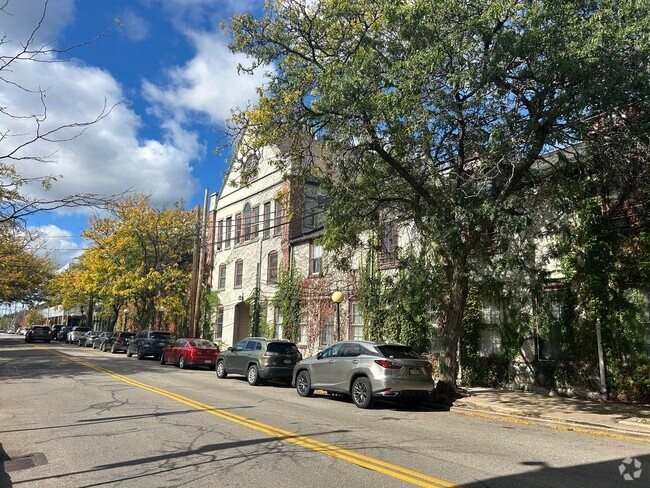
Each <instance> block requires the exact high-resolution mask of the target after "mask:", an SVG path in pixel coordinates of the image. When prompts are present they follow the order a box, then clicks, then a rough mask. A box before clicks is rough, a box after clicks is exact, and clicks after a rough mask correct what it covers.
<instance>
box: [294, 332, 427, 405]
mask: <svg viewBox="0 0 650 488" xmlns="http://www.w3.org/2000/svg"><path fill="white" fill-rule="evenodd" d="M431 373H432V366H431V363H430V362H429V361H428V360H426V359H424V358H423V357H422V356H420V355H419V354H418V353H416V352H415V351H414V350H413V348H411V347H410V346H405V345H403V344H389V343H384V342H368V341H344V342H337V343H335V344H332V345H331V346H329V347H328V348H327V349H325V350H324V351H322V352H319V353H318V354H316V355H315V356H312V357H310V358H307V359H305V360H303V361H301V362H299V363H298V364H297V365H296V367H295V369H294V373H293V381H292V384H293V385H294V386H295V387H296V390H297V391H298V395H300V396H302V397H308V396H311V395H312V394H313V393H314V390H325V391H327V392H328V393H343V394H346V395H350V396H351V397H352V401H353V402H354V404H355V405H356V406H357V407H359V408H370V407H372V404H373V402H374V400H375V398H392V397H398V398H408V399H411V400H414V401H416V402H417V401H420V400H423V399H425V398H427V397H428V395H430V394H431V392H432V391H433V378H432V376H431Z"/></svg>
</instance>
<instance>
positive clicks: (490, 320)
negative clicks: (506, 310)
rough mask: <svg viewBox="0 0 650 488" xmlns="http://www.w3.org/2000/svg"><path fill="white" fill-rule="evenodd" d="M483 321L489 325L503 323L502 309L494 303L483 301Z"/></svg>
mask: <svg viewBox="0 0 650 488" xmlns="http://www.w3.org/2000/svg"><path fill="white" fill-rule="evenodd" d="M481 322H483V323H484V324H487V325H499V324H500V323H501V309H500V308H499V307H498V306H497V305H495V304H494V303H483V305H482V306H481Z"/></svg>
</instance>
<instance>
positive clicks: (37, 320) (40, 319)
mask: <svg viewBox="0 0 650 488" xmlns="http://www.w3.org/2000/svg"><path fill="white" fill-rule="evenodd" d="M25 320H26V321H27V324H28V325H40V324H43V323H45V316H44V315H43V312H41V311H40V310H37V309H35V308H32V309H31V310H28V311H27V313H26V314H25Z"/></svg>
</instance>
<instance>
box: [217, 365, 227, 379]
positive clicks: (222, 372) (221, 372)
mask: <svg viewBox="0 0 650 488" xmlns="http://www.w3.org/2000/svg"><path fill="white" fill-rule="evenodd" d="M226 377H228V372H227V371H226V365H225V364H223V361H219V362H218V363H217V378H219V379H224V378H226Z"/></svg>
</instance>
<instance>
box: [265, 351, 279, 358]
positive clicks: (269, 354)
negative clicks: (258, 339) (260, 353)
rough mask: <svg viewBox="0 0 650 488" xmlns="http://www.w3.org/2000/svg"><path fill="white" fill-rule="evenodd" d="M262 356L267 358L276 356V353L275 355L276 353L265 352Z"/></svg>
mask: <svg viewBox="0 0 650 488" xmlns="http://www.w3.org/2000/svg"><path fill="white" fill-rule="evenodd" d="M264 355H265V356H267V357H268V356H277V355H278V353H277V352H269V351H266V352H265V353H264Z"/></svg>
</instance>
